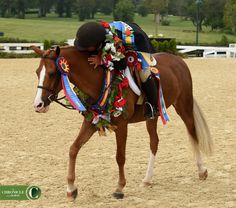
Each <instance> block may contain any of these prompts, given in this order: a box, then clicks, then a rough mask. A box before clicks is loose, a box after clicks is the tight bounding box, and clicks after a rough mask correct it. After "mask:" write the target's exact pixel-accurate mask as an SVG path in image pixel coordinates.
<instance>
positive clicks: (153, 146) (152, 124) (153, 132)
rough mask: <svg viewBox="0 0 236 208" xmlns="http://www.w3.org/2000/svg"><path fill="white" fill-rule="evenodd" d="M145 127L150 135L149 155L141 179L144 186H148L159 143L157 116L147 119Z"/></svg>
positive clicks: (152, 173)
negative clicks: (143, 175)
mask: <svg viewBox="0 0 236 208" xmlns="http://www.w3.org/2000/svg"><path fill="white" fill-rule="evenodd" d="M146 127H147V131H148V134H149V137H150V157H149V162H148V168H147V172H146V175H145V177H144V179H143V184H144V185H145V186H149V185H151V179H152V177H153V175H154V162H155V156H156V153H157V149H158V143H159V138H158V135H157V118H155V119H149V120H147V121H146Z"/></svg>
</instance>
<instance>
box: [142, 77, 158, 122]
mask: <svg viewBox="0 0 236 208" xmlns="http://www.w3.org/2000/svg"><path fill="white" fill-rule="evenodd" d="M142 86H143V90H144V93H145V95H146V98H147V102H146V103H145V112H144V116H145V118H148V119H154V118H155V117H156V116H158V115H159V111H158V104H157V85H156V81H155V80H154V78H153V77H152V76H151V75H150V76H149V77H148V79H147V81H146V82H144V83H142Z"/></svg>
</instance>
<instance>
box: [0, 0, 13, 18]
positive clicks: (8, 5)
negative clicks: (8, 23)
mask: <svg viewBox="0 0 236 208" xmlns="http://www.w3.org/2000/svg"><path fill="white" fill-rule="evenodd" d="M13 4H14V1H13V0H0V12H1V17H10V16H12V10H13V8H14V7H13Z"/></svg>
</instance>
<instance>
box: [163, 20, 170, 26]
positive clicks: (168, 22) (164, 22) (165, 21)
mask: <svg viewBox="0 0 236 208" xmlns="http://www.w3.org/2000/svg"><path fill="white" fill-rule="evenodd" d="M161 25H163V26H169V25H170V21H169V20H167V19H164V20H162V21H161Z"/></svg>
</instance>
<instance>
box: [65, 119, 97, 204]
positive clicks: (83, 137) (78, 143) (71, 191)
mask: <svg viewBox="0 0 236 208" xmlns="http://www.w3.org/2000/svg"><path fill="white" fill-rule="evenodd" d="M95 131H96V129H95V127H94V126H93V125H92V124H91V123H89V122H88V121H86V120H85V119H84V122H83V124H82V126H81V129H80V132H79V135H78V137H77V138H76V140H75V141H74V143H73V144H72V145H71V147H70V152H69V156H70V158H69V170H68V176H67V181H68V186H67V197H68V199H69V200H70V201H72V200H74V199H75V198H76V197H77V187H76V186H75V185H74V181H75V163H76V157H77V154H78V152H79V150H80V148H81V147H82V146H83V145H84V144H85V143H86V142H87V141H88V140H89V139H90V138H91V136H92V135H93V133H94V132H95Z"/></svg>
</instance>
